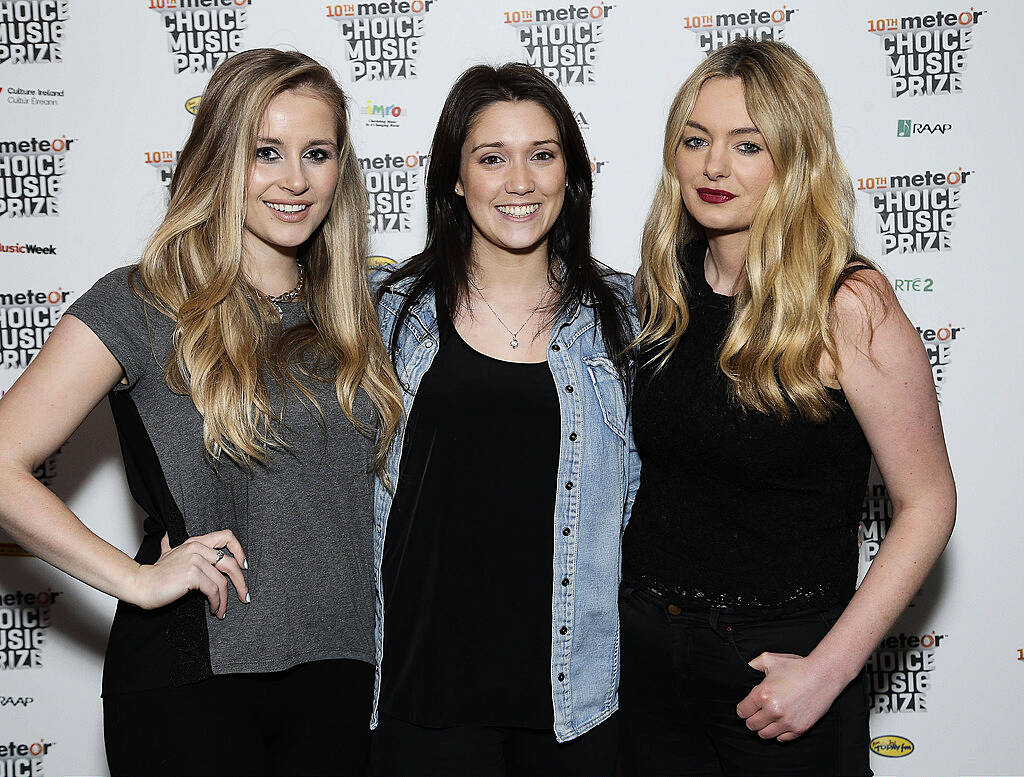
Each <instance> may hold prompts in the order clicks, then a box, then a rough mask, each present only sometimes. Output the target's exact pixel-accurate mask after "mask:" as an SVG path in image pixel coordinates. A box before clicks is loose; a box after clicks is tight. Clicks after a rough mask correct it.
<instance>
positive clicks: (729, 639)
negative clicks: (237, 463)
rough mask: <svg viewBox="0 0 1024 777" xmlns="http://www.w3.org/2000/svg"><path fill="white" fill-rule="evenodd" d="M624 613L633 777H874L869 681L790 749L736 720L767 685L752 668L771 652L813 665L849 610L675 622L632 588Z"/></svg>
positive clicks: (684, 616)
mask: <svg viewBox="0 0 1024 777" xmlns="http://www.w3.org/2000/svg"><path fill="white" fill-rule="evenodd" d="M619 610H620V613H621V618H622V680H621V683H620V686H619V704H620V706H619V715H620V716H621V717H622V730H623V767H624V768H623V775H625V777H657V776H658V775H665V776H666V777H667V776H668V775H672V777H681V776H682V775H703V776H707V775H728V776H729V777H734V776H738V775H768V774H770V775H808V777H810V776H811V775H813V776H814V777H823V776H824V775H847V776H850V775H870V774H871V769H870V767H869V765H868V757H869V750H868V747H869V743H870V739H871V737H870V734H869V733H868V696H867V678H866V676H865V674H864V673H863V672H862V673H861V675H860V676H859V677H858V679H856V680H854V681H853V682H852V683H850V684H849V685H848V686H847V687H846V688H845V689H844V690H843V692H842V693H841V694H840V695H839V696H838V697H837V698H836V700H835V702H834V703H833V704H832V706H831V707H830V708H829V710H828V712H827V713H826V714H825V716H824V717H822V719H821V720H819V721H818V722H817V723H816V724H815V725H814V726H812V727H811V728H810V730H808V731H807V732H806V733H804V734H803V736H801V737H799V738H798V739H795V740H793V741H791V742H785V743H782V742H778V741H777V740H774V739H772V740H767V741H766V740H763V739H761V738H760V737H759V736H758V735H757V733H756V732H753V731H750V730H749V729H748V728H747V727H746V725H745V723H744V721H743V719H742V718H740V717H739V716H738V715H737V714H736V705H737V704H739V702H740V701H741V700H742V699H743V697H744V696H746V695H747V694H748V693H749V692H750V689H751V688H753V687H754V686H755V685H757V684H758V683H760V682H761V680H763V679H764V674H762V673H761V672H759V671H757V670H756V669H753V668H752V667H750V666H748V665H747V662H748V661H750V660H752V659H754V658H756V657H757V656H758V655H760V654H761V653H763V652H765V651H769V652H773V653H795V654H797V655H802V656H806V655H807V654H808V653H810V652H811V650H813V649H814V647H815V646H816V645H817V644H818V642H819V641H820V640H821V638H822V637H823V636H824V635H825V633H826V632H827V631H828V630H829V629H830V628H831V627H832V625H833V624H834V623H835V621H836V619H837V618H838V617H839V615H840V614H841V612H842V608H835V609H834V610H828V611H825V612H819V611H805V612H801V613H796V614H793V615H785V616H779V617H770V618H766V617H762V616H760V615H758V616H750V615H741V614H738V613H735V612H730V611H728V610H721V609H711V608H709V609H708V610H706V611H702V612H688V611H682V612H680V613H679V614H676V615H673V614H672V613H671V612H669V610H668V602H666V601H665V600H663V599H662V598H661V597H659V596H657V595H656V594H654V593H651V592H649V591H646V590H644V589H639V588H633V587H631V586H623V589H622V592H621V595H620V597H619ZM673 610H674V611H675V610H678V608H673Z"/></svg>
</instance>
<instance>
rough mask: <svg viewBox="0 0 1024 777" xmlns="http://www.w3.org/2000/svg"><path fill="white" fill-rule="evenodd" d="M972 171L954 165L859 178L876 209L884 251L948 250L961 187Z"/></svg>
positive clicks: (887, 252) (859, 182) (863, 189)
mask: <svg viewBox="0 0 1024 777" xmlns="http://www.w3.org/2000/svg"><path fill="white" fill-rule="evenodd" d="M973 174H974V171H973V170H964V169H963V168H962V167H957V168H955V169H953V170H948V171H945V172H938V173H935V172H932V171H931V170H926V171H924V172H923V173H911V174H905V175H884V176H874V177H870V178H858V179H857V188H858V189H859V190H860V191H862V192H866V193H867V195H868V199H869V200H870V203H871V209H872V210H873V211H874V212H875V214H876V217H877V221H876V225H877V229H878V232H879V234H881V236H882V250H883V251H884V252H885V253H886V254H891V253H893V252H896V253H901V254H904V253H919V252H927V251H948V250H950V248H951V247H952V231H953V227H955V226H956V218H955V216H956V210H957V209H958V208H959V207H960V193H961V191H960V190H961V187H962V186H963V184H964V183H966V181H967V179H968V178H969V177H970V176H972V175H973Z"/></svg>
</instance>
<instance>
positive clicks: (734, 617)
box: [620, 40, 955, 777]
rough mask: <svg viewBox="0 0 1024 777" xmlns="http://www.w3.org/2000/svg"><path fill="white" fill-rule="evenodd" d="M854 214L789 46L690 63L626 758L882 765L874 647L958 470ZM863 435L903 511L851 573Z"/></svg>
mask: <svg viewBox="0 0 1024 777" xmlns="http://www.w3.org/2000/svg"><path fill="white" fill-rule="evenodd" d="M853 209H854V194H853V189H852V185H851V183H850V180H849V176H848V174H847V173H846V171H845V169H844V167H843V165H842V162H841V161H840V159H839V157H838V154H837V152H836V148H835V141H834V139H833V136H832V125H831V116H830V112H829V108H828V102H827V98H826V96H825V93H824V90H823V88H822V86H821V84H820V82H819V81H818V79H817V78H816V77H815V75H814V73H813V72H812V71H811V70H810V68H809V67H808V66H807V64H806V63H805V62H804V61H803V60H802V59H801V58H800V57H799V56H798V55H797V54H796V53H795V52H794V51H793V50H792V49H791V48H789V47H788V46H785V45H783V44H778V43H775V42H770V41H765V42H758V43H754V42H752V41H747V40H744V41H738V42H736V43H734V44H732V45H730V46H727V47H725V48H723V49H721V50H719V51H717V52H715V53H713V54H711V55H710V56H709V57H708V58H707V59H706V60H704V62H702V63H701V65H700V66H698V68H697V69H696V71H695V72H694V73H693V74H692V75H691V76H690V77H689V78H688V79H687V80H686V82H685V83H684V84H683V86H682V87H681V89H680V90H679V93H678V94H677V95H676V98H675V101H674V103H673V104H672V107H671V110H670V113H669V119H668V124H667V128H666V136H665V147H664V170H663V173H662V180H661V184H660V186H659V188H658V192H657V195H656V197H655V201H654V205H653V206H652V208H651V213H650V216H649V218H648V221H647V224H646V227H645V230H644V238H643V248H642V254H643V256H642V265H641V268H640V272H639V274H638V275H637V281H636V300H637V307H638V310H639V312H640V317H641V322H642V324H643V327H644V328H643V331H642V333H641V336H640V346H641V348H642V350H643V357H642V358H643V360H644V363H645V367H644V369H643V370H642V372H641V375H640V376H639V377H638V380H637V389H636V394H635V400H634V406H633V409H634V429H635V436H636V442H637V447H638V450H639V452H640V455H641V459H642V461H643V470H642V476H641V485H640V490H639V493H638V495H637V500H636V504H635V507H634V510H633V517H632V520H631V522H630V524H629V526H628V527H627V530H626V534H625V538H624V548H623V576H624V588H623V601H622V629H623V649H622V653H623V668H622V683H621V690H620V692H621V699H622V706H621V713H622V716H623V725H624V726H625V730H626V736H625V739H624V742H625V745H624V746H625V749H626V757H627V760H626V768H625V773H626V774H628V775H645V777H647V776H650V775H659V774H672V775H685V774H781V773H785V774H807V775H825V774H843V775H853V774H869V773H870V770H869V768H868V752H869V751H868V739H869V735H868V727H867V716H868V711H867V701H866V687H865V684H864V675H863V672H862V670H863V666H864V663H865V661H866V660H867V658H868V656H869V655H870V653H871V651H872V650H873V649H874V647H875V646H876V645H877V644H878V643H879V642H880V641H881V639H882V638H883V637H884V635H885V634H886V632H887V630H888V629H889V627H890V626H891V625H892V623H893V622H894V620H895V619H896V617H897V616H898V615H899V614H900V613H901V612H902V611H903V609H904V608H905V607H906V606H907V603H908V602H909V601H910V598H911V597H912V596H913V595H914V593H915V592H916V591H917V590H918V589H919V588H920V586H921V583H922V581H923V580H924V577H925V575H926V574H927V573H928V570H929V569H930V568H931V566H932V565H933V564H934V562H935V560H936V558H937V557H938V556H939V554H940V553H941V552H942V549H943V547H944V546H945V544H946V541H947V540H948V538H949V535H950V532H951V530H952V527H953V520H954V513H955V490H954V486H953V478H952V474H951V472H950V467H949V460H948V458H947V455H946V448H945V443H944V441H943V434H942V426H941V422H940V419H939V412H938V405H937V402H936V398H935V391H934V387H933V384H932V376H931V370H930V368H929V363H928V359H927V357H926V355H925V352H924V349H923V347H922V344H921V341H920V338H919V337H918V335H917V332H916V331H915V330H914V327H913V326H912V325H911V323H910V321H909V320H908V319H907V317H906V316H905V315H904V313H903V311H902V310H901V309H900V305H899V302H898V301H897V299H896V297H895V295H894V294H893V292H892V289H891V288H890V286H889V284H888V283H887V282H886V281H885V279H884V277H883V276H882V275H881V274H880V273H879V272H878V270H877V269H875V267H874V266H873V265H872V264H871V262H869V261H868V260H866V259H864V258H863V257H860V256H859V255H858V254H857V252H856V249H855V245H854V238H853ZM870 454H874V457H875V459H876V461H877V463H878V466H879V469H880V470H881V473H882V475H883V476H884V478H885V482H886V485H887V487H888V490H889V493H890V495H891V496H892V499H893V507H894V516H893V522H892V528H891V529H890V530H889V532H888V534H887V536H886V539H885V541H884V543H883V544H882V547H881V550H880V552H879V553H878V555H877V556H876V557H875V560H874V563H873V565H872V567H871V570H870V572H869V573H868V575H867V577H866V579H865V580H864V582H863V584H862V585H861V587H860V589H859V590H857V591H856V593H855V591H854V588H855V585H856V575H857V529H858V523H859V517H860V504H861V499H862V497H863V494H864V488H865V485H866V480H867V475H868V466H869V462H870Z"/></svg>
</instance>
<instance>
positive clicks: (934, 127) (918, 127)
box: [896, 119, 953, 138]
mask: <svg viewBox="0 0 1024 777" xmlns="http://www.w3.org/2000/svg"><path fill="white" fill-rule="evenodd" d="M951 129H953V125H952V124H950V123H949V122H945V123H943V124H918V123H916V122H914V121H911V120H910V119H897V120H896V137H898V138H909V137H910V136H911V135H935V134H936V133H937V134H939V135H945V134H946V133H947V132H949V131H950V130H951Z"/></svg>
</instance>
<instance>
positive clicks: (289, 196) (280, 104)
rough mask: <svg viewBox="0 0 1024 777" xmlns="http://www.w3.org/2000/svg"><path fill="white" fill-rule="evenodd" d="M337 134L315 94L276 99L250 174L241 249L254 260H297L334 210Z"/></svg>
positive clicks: (262, 124)
mask: <svg viewBox="0 0 1024 777" xmlns="http://www.w3.org/2000/svg"><path fill="white" fill-rule="evenodd" d="M337 136H338V130H337V125H336V123H335V118H334V114H333V113H332V111H331V109H330V107H329V106H328V105H327V103H325V102H324V101H323V100H321V99H320V98H319V97H316V96H315V95H313V94H312V93H311V92H308V91H303V90H301V89H298V90H289V91H286V92H281V94H279V95H277V96H276V97H274V99H273V100H271V101H270V104H269V105H268V106H267V110H266V111H265V112H264V114H263V119H262V121H261V122H260V127H259V133H258V137H257V140H256V158H255V160H253V163H252V167H251V168H250V170H249V180H248V183H247V186H246V200H245V231H244V234H243V236H242V245H243V247H244V249H245V251H246V252H247V253H248V254H249V255H250V256H254V257H255V256H268V255H275V254H276V255H281V254H283V255H286V256H292V257H293V256H295V253H296V249H297V248H298V247H299V246H300V245H302V243H304V242H305V241H306V240H307V239H308V238H309V236H310V235H311V234H312V233H313V230H315V229H316V228H317V227H318V226H320V223H321V222H322V221H323V220H324V217H325V216H326V215H327V211H328V210H330V207H331V202H332V201H333V200H334V190H335V188H336V187H337V184H338V147H337Z"/></svg>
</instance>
